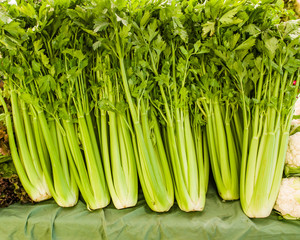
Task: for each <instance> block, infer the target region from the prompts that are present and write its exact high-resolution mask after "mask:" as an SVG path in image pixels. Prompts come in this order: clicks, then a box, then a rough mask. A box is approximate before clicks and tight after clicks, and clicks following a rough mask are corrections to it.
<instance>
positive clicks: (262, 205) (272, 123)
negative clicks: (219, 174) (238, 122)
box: [222, 4, 300, 218]
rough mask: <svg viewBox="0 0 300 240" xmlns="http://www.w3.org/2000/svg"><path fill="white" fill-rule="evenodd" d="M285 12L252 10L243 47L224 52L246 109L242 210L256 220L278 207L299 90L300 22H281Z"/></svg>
mask: <svg viewBox="0 0 300 240" xmlns="http://www.w3.org/2000/svg"><path fill="white" fill-rule="evenodd" d="M280 11H281V8H280V6H278V5H273V6H272V5H268V4H261V5H258V6H255V7H254V6H250V7H249V12H248V13H247V12H245V13H246V14H249V16H251V17H250V18H249V20H248V22H247V23H246V24H245V25H244V26H243V28H241V29H239V32H238V33H236V34H239V35H240V36H241V38H242V40H243V42H242V43H240V44H239V45H238V46H237V47H236V48H235V49H233V50H230V51H228V52H227V53H225V52H222V54H223V56H225V57H224V59H223V64H224V65H226V67H227V68H228V70H229V71H230V73H231V76H232V78H233V79H234V81H235V83H236V86H237V89H238V90H239V91H240V105H241V108H242V110H243V126H244V127H243V128H244V131H243V134H244V136H243V148H242V162H241V178H240V197H241V205H242V208H243V210H244V212H245V213H246V214H247V215H248V216H249V217H254V218H261V217H267V216H268V215H269V214H270V213H271V210H272V208H273V205H274V203H275V200H276V197H277V194H278V191H279V186H280V182H281V178H282V172H283V167H284V162H285V155H286V149H287V142H288V137H289V129H290V124H291V120H292V116H293V106H294V103H295V101H296V96H297V92H298V87H299V70H297V69H298V68H299V66H300V62H299V59H298V58H299V56H298V55H299V35H298V34H297V31H298V29H299V22H298V21H290V22H286V23H279V22H280V19H279V18H274V14H275V13H277V14H278V16H280ZM262 19H263V20H262ZM263 29H265V31H262V30H263ZM266 29H267V30H266ZM245 33H246V34H245ZM240 50H242V51H240ZM295 80H296V85H293V82H294V81H295Z"/></svg>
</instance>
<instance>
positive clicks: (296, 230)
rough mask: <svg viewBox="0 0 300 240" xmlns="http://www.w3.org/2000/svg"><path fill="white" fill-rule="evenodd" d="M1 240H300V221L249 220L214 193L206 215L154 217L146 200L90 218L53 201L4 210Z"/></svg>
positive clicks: (179, 213)
mask: <svg viewBox="0 0 300 240" xmlns="http://www.w3.org/2000/svg"><path fill="white" fill-rule="evenodd" d="M0 239H1V240H6V239H17V240H25V239H38V240H46V239H63V240H65V239H70V240H77V239H83V240H88V239H93V240H95V239H120V240H127V239H130V240H135V239H153V240H158V239H172V240H173V239H174V240H181V239H182V240H188V239H201V240H205V239H222V240H223V239H230V240H234V239H264V240H266V239H272V240H273V239H293V240H295V239H300V221H287V220H278V216H277V215H276V214H275V213H272V215H271V216H270V217H268V218H266V219H249V218H248V217H247V216H246V215H245V214H244V213H243V212H242V210H241V207H240V203H239V201H234V202H222V201H221V199H220V198H219V197H218V196H217V193H216V190H215V188H214V187H213V186H210V187H209V190H208V194H207V202H206V207H205V210H204V211H203V212H192V213H186V212H182V211H181V210H180V209H179V208H178V206H177V205H174V206H173V207H172V208H171V210H170V211H169V212H168V213H155V212H152V211H151V210H150V209H149V208H148V207H147V205H146V203H145V200H144V199H143V198H142V195H140V198H139V201H138V204H137V206H136V207H133V208H130V209H123V210H117V209H115V208H114V206H113V205H112V204H110V205H109V206H108V207H107V208H105V209H104V210H97V211H94V212H89V211H88V210H87V209H86V206H85V204H84V203H83V202H81V201H79V203H78V204H77V205H76V206H75V207H73V208H61V207H58V206H57V205H56V204H55V202H54V201H53V200H48V201H45V202H42V203H38V204H35V205H29V204H28V205H20V204H14V205H11V206H10V207H8V208H5V209H0Z"/></svg>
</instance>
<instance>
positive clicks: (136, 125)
mask: <svg viewBox="0 0 300 240" xmlns="http://www.w3.org/2000/svg"><path fill="white" fill-rule="evenodd" d="M126 5H127V3H126V2H124V3H123V4H120V6H115V5H114V3H113V2H109V1H105V2H101V3H99V4H98V5H97V10H98V14H97V15H98V19H96V22H97V23H101V24H99V26H98V25H97V24H95V26H94V27H95V28H94V32H100V33H101V36H105V38H100V39H99V40H98V41H97V42H95V43H94V46H97V45H98V46H99V45H104V47H105V48H106V49H107V50H108V53H109V54H110V61H112V62H113V63H116V64H117V65H114V68H116V69H117V72H118V74H117V76H118V77H119V78H120V80H119V85H120V88H122V89H123V91H124V97H125V99H126V102H127V104H128V106H129V110H130V114H131V119H132V123H133V129H134V139H133V142H134V143H133V146H134V153H135V159H136V166H137V170H138V174H139V179H140V182H141V186H142V189H143V192H144V196H145V199H146V201H147V203H148V205H149V207H150V208H151V209H152V210H154V211H158V212H163V211H168V210H169V209H170V207H171V206H172V205H173V201H174V196H173V195H174V190H173V182H172V178H171V173H170V169H169V165H168V161H167V157H166V152H165V149H164V146H163V142H162V136H161V132H160V130H159V125H158V123H157V116H156V115H155V113H154V111H152V110H151V109H152V107H150V99H149V88H147V80H148V79H147V74H146V73H145V72H143V71H142V69H140V67H139V64H138V62H137V61H138V56H137V55H135V54H134V49H133V46H132V43H131V37H130V35H131V27H132V24H134V23H133V22H132V21H133V18H132V17H133V13H132V15H130V11H132V12H134V10H133V9H135V8H134V7H132V9H126V8H125V7H126ZM135 141H136V144H135Z"/></svg>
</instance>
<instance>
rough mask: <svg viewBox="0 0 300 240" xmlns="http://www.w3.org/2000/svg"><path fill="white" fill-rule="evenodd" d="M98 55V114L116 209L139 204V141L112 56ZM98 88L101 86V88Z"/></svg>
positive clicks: (96, 96) (107, 178)
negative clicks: (113, 68)
mask: <svg viewBox="0 0 300 240" xmlns="http://www.w3.org/2000/svg"><path fill="white" fill-rule="evenodd" d="M102 58H103V59H102V60H104V63H102V62H101V57H99V56H97V58H96V63H97V66H96V69H97V70H96V76H95V77H96V79H95V80H96V81H97V82H98V84H99V87H100V89H99V90H98V91H96V95H95V100H96V101H97V102H98V103H99V110H98V109H96V111H100V113H97V114H95V115H96V116H98V117H97V118H96V120H97V125H98V129H99V130H100V131H99V132H100V133H99V139H100V142H101V146H102V148H101V151H102V156H103V161H104V170H105V174H106V181H107V184H108V187H109V190H110V194H111V197H112V200H113V203H114V205H115V207H116V208H118V209H121V208H126V207H132V206H135V205H136V203H137V197H138V186H137V184H138V179H137V170H136V163H135V160H136V157H137V156H136V154H137V153H136V152H135V148H136V144H137V143H136V141H135V137H134V134H133V133H132V131H133V129H132V123H131V118H130V115H129V109H127V106H126V104H125V102H124V100H123V96H122V94H121V91H120V86H119V84H118V75H117V74H116V73H115V72H114V71H112V68H111V63H110V58H109V56H106V57H102ZM97 89H98V88H97Z"/></svg>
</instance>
